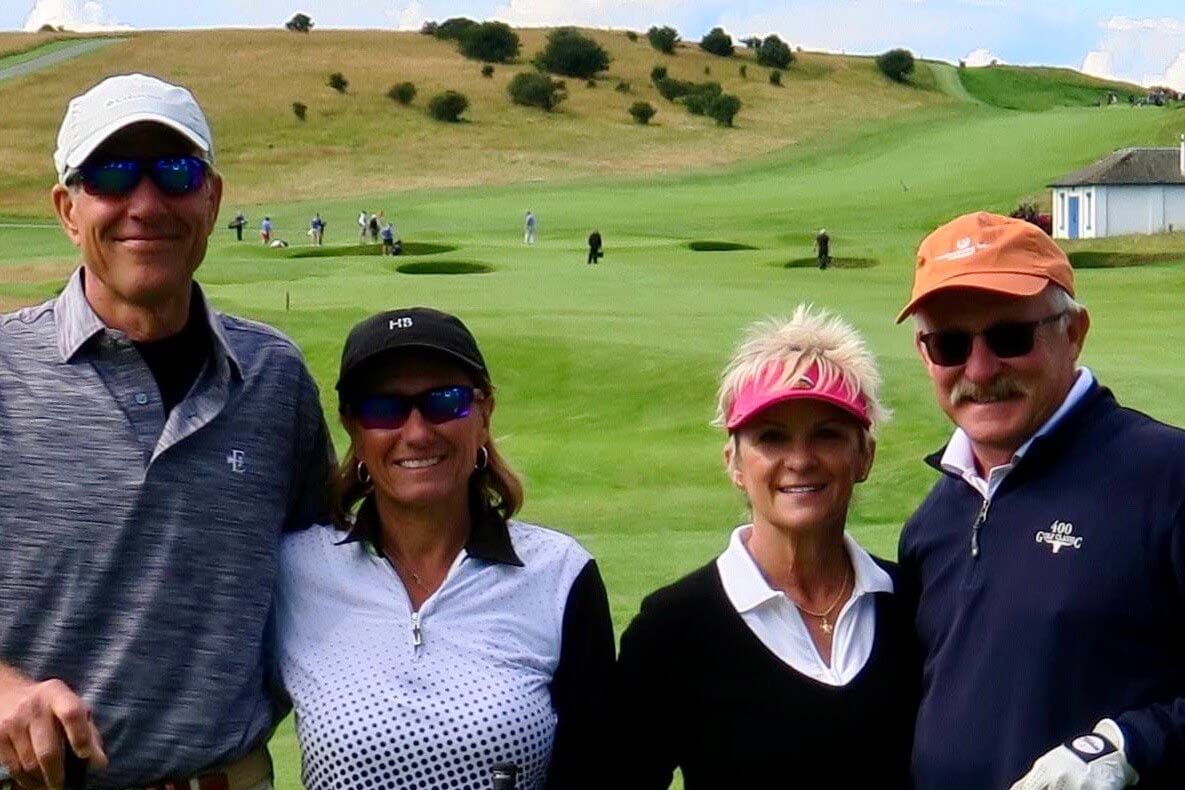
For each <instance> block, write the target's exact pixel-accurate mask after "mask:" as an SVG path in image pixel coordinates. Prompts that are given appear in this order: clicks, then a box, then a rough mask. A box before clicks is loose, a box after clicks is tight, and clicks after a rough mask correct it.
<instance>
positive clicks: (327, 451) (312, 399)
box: [283, 371, 336, 532]
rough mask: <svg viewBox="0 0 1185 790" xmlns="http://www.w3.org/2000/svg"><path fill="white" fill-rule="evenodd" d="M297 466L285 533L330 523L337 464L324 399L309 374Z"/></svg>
mask: <svg viewBox="0 0 1185 790" xmlns="http://www.w3.org/2000/svg"><path fill="white" fill-rule="evenodd" d="M294 430H295V431H296V458H295V461H296V463H295V464H294V465H293V467H294V468H293V479H292V490H291V492H290V496H289V506H288V515H287V518H286V519H285V520H284V527H283V529H284V531H285V532H295V531H298V530H302V529H305V528H306V527H309V526H312V525H313V524H328V523H329V520H330V516H329V484H330V480H331V478H332V476H333V469H334V466H335V465H336V458H335V456H334V452H333V442H331V441H330V439H329V427H328V426H327V425H326V424H325V413H324V412H323V411H322V410H321V396H320V393H319V392H318V391H317V385H316V384H315V383H314V382H313V379H312V376H310V375H309V374H308V372H307V371H306V372H305V374H304V376H303V377H302V381H301V393H300V401H299V404H298V407H297V414H296V426H295V428H294Z"/></svg>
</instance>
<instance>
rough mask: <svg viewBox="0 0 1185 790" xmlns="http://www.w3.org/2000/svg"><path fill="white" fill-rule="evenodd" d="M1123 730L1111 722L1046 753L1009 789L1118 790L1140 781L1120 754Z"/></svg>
mask: <svg viewBox="0 0 1185 790" xmlns="http://www.w3.org/2000/svg"><path fill="white" fill-rule="evenodd" d="M1123 747H1124V743H1123V731H1122V730H1120V729H1119V725H1118V724H1116V723H1115V722H1113V721H1111V720H1110V719H1103V720H1102V721H1100V722H1099V723H1098V724H1096V725H1095V728H1094V732H1090V733H1087V734H1085V735H1079V736H1077V737H1076V738H1072V739H1071V740H1069V741H1067V742H1066V743H1064V744H1062V745H1061V746H1058V747H1056V748H1054V749H1051V750H1050V751H1048V752H1046V753H1045V754H1044V755H1043V756H1041V757H1040V758H1038V760H1037V762H1035V763H1033V767H1032V769H1031V770H1030V771H1029V772H1028V773H1027V774H1025V775H1024V776H1023V777H1022V778H1021V779H1020V781H1018V782H1017V783H1016V784H1014V785H1012V788H1011V790H1121V788H1124V787H1128V786H1130V785H1133V784H1135V783H1136V782H1137V781H1138V780H1139V776H1137V774H1136V772H1135V769H1133V768H1132V767H1131V765H1130V764H1129V763H1128V761H1127V755H1125V754H1124V752H1123Z"/></svg>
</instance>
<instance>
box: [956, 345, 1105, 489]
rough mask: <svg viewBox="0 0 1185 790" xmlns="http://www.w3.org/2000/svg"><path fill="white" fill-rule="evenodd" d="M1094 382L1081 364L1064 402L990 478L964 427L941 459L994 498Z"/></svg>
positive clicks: (992, 470) (958, 430) (968, 483)
mask: <svg viewBox="0 0 1185 790" xmlns="http://www.w3.org/2000/svg"><path fill="white" fill-rule="evenodd" d="M1093 384H1094V374H1093V373H1091V372H1090V368H1085V367H1083V368H1079V369H1078V378H1076V379H1075V380H1074V386H1072V387H1070V391H1069V393H1067V394H1066V399H1065V400H1063V401H1062V405H1061V406H1059V407H1058V409H1057V411H1055V412H1054V413H1053V415H1052V416H1051V417H1050V418H1049V419H1048V420H1046V421H1045V422H1044V423H1043V424H1042V425H1041V427H1040V428H1039V429H1038V430H1037V432H1036V433H1034V434H1033V435H1032V436H1030V437H1029V439H1028V441H1026V442H1025V443H1024V444H1022V445H1021V446H1020V448H1019V449H1017V451H1016V452H1015V453H1013V454H1012V460H1011V461H1010V462H1008V463H1006V464H1002V465H1001V466H994V467H992V468H991V469H989V470H988V474H987V478H984V477H981V476H980V474H979V470H978V469H977V468H976V467H975V452H974V450H972V448H971V439H970V437H968V436H967V434H966V433H964V432H963V429H962V428H956V429H955V432H954V434H953V435H951V438H950V442H949V443H948V444H947V445H946V450H945V451H944V452H943V454H942V460H941V461H939V463H940V464H941V465H942V468H943V469H945V470H946V471H948V472H950V473H951V474H953V475H958V476H959V477H961V478H962V479H963V480H965V481H966V482H967V485H969V486H971V487H972V488H974V489H975V490H976V491H978V492H979V494H980V496H982V497H983V498H984V499H989V500H990V499H991V498H992V496H993V495H994V494H995V493H996V489H997V488H999V487H1000V483H1002V482H1004V478H1005V477H1007V476H1008V473H1009V472H1011V471H1012V468H1013V467H1014V466H1016V462H1017V461H1019V460H1020V459H1021V458H1022V457H1023V456H1024V454H1025V453H1026V452H1027V451H1028V449H1029V447H1030V446H1031V445H1032V444H1033V441H1034V440H1035V439H1036V438H1037V437H1038V436H1044V435H1045V434H1047V433H1049V432H1050V431H1052V430H1053V429H1054V428H1055V427H1056V426H1057V424H1058V423H1059V422H1061V421H1062V418H1064V417H1065V416H1066V414H1068V413H1069V411H1070V409H1072V408H1074V406H1075V405H1076V404H1077V403H1078V402H1079V401H1080V400H1082V398H1083V397H1085V396H1086V393H1087V392H1089V391H1090V388H1091V385H1093Z"/></svg>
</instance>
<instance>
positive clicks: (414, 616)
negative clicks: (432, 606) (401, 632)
mask: <svg viewBox="0 0 1185 790" xmlns="http://www.w3.org/2000/svg"><path fill="white" fill-rule="evenodd" d="M411 644H412V646H413V647H419V646H420V645H422V644H424V634H423V633H422V632H421V631H420V613H419V612H412V613H411Z"/></svg>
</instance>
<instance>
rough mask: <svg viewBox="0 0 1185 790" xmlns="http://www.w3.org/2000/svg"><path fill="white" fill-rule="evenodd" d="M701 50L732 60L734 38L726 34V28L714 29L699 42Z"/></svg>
mask: <svg viewBox="0 0 1185 790" xmlns="http://www.w3.org/2000/svg"><path fill="white" fill-rule="evenodd" d="M699 48H700V49H702V50H703V51H704V52H710V53H712V54H713V55H719V56H720V57H722V58H730V57H732V50H733V46H732V36H730V35H728V34H727V33H725V32H724V28H722V27H714V28H712V29H711V30H709V31H708V33H707V35H705V36H704V37H703V38H701V39H700V40H699Z"/></svg>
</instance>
